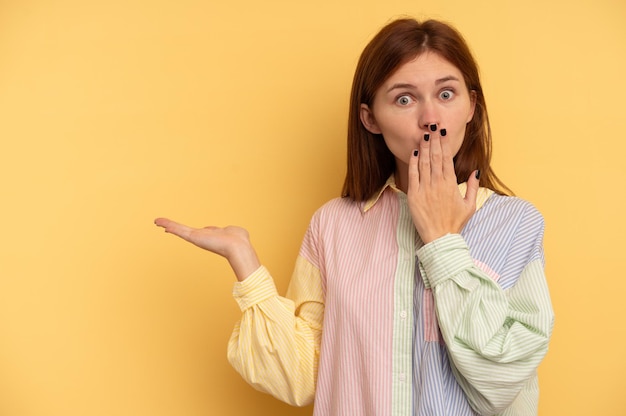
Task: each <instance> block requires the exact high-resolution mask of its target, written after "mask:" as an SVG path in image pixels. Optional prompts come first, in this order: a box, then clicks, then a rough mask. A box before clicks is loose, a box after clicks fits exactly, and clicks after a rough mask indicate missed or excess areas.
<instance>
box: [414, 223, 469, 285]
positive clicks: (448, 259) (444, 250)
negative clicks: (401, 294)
mask: <svg viewBox="0 0 626 416" xmlns="http://www.w3.org/2000/svg"><path fill="white" fill-rule="evenodd" d="M417 258H418V259H419V267H420V272H421V273H422V279H423V280H424V286H425V287H426V288H427V289H430V288H433V287H435V286H436V285H438V284H440V283H443V282H445V281H446V280H448V279H450V278H452V277H453V276H455V275H457V274H458V273H460V272H461V271H462V270H466V269H468V268H470V267H472V266H473V265H474V262H473V261H472V257H471V256H470V253H469V247H467V244H466V243H465V240H464V239H463V237H461V234H446V235H444V236H443V237H440V238H438V239H436V240H435V241H432V242H430V243H428V244H426V245H424V246H423V247H421V248H420V249H419V250H417Z"/></svg>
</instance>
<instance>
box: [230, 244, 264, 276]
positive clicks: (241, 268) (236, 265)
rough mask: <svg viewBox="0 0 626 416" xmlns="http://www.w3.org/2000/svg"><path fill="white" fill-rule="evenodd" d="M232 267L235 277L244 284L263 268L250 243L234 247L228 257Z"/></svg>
mask: <svg viewBox="0 0 626 416" xmlns="http://www.w3.org/2000/svg"><path fill="white" fill-rule="evenodd" d="M227 259H228V263H229V264H230V267H231V268H232V269H233V271H234V272H235V277H236V278H237V280H238V281H240V282H242V281H244V280H245V279H246V277H248V276H250V275H251V274H252V273H253V272H254V271H256V270H257V269H258V268H259V267H261V262H260V261H259V258H258V257H257V255H256V251H255V250H254V247H252V244H250V242H249V241H247V242H242V243H241V244H238V245H237V246H236V247H233V249H232V250H231V252H230V253H229V254H228V256H227Z"/></svg>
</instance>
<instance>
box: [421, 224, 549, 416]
mask: <svg viewBox="0 0 626 416" xmlns="http://www.w3.org/2000/svg"><path fill="white" fill-rule="evenodd" d="M519 240H524V241H527V238H526V237H525V238H524V239H521V238H520V239H519ZM542 240H543V220H542V221H541V226H540V230H536V238H535V239H534V240H532V241H533V243H532V244H534V245H535V247H532V248H530V249H528V250H527V251H528V252H530V253H535V255H529V256H528V261H527V263H526V264H525V266H524V267H523V269H522V272H521V274H520V276H519V278H518V279H517V281H516V283H515V284H514V285H513V286H512V287H511V288H510V289H507V290H503V289H502V288H501V287H500V286H499V285H498V284H497V283H496V282H495V281H494V280H493V279H492V278H490V277H489V276H488V275H486V274H485V273H484V272H483V271H482V270H481V269H480V268H478V267H477V266H476V265H475V263H474V261H473V259H472V257H471V255H470V250H469V248H468V246H467V244H466V242H465V240H464V239H463V237H462V236H461V235H459V234H448V235H446V236H444V237H441V238H439V239H437V240H435V241H433V242H431V243H429V244H427V245H425V246H423V247H422V248H420V249H419V250H418V252H417V254H418V258H419V262H420V263H419V267H420V271H421V273H422V276H423V278H424V283H425V286H426V287H430V288H432V290H433V294H434V299H435V307H436V311H437V319H438V322H439V327H440V330H441V334H442V336H443V339H444V341H445V343H446V346H447V348H448V353H449V356H450V359H451V361H452V363H453V366H452V367H453V371H454V374H455V377H456V378H457V380H458V382H459V384H460V386H461V387H462V388H463V390H464V392H465V394H466V396H467V398H468V400H469V402H470V404H471V405H472V407H473V408H474V409H475V410H476V411H477V412H479V413H480V414H481V415H493V414H498V413H500V412H502V411H503V410H505V409H506V408H507V407H509V406H510V405H511V403H513V401H514V400H515V398H516V397H517V396H518V394H519V393H520V391H522V389H523V388H524V386H525V385H527V384H531V383H532V382H533V380H534V378H535V375H536V369H537V367H538V365H539V363H540V362H541V360H542V359H543V357H544V356H545V354H546V352H547V349H548V341H549V339H550V335H551V333H552V327H553V321H554V314H553V311H552V306H551V302H550V295H549V291H548V286H547V282H546V279H545V274H544V267H543V257H542V255H543V248H542ZM512 244H515V238H513V243H512ZM538 253H539V254H538Z"/></svg>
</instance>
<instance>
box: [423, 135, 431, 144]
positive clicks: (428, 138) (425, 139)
mask: <svg viewBox="0 0 626 416" xmlns="http://www.w3.org/2000/svg"><path fill="white" fill-rule="evenodd" d="M429 140H430V134H428V133H426V134H425V135H424V141H425V142H427V141H429Z"/></svg>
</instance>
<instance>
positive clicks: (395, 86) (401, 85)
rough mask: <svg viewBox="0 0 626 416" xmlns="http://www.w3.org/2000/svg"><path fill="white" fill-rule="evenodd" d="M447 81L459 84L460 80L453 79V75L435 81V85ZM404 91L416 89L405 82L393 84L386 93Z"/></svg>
mask: <svg viewBox="0 0 626 416" xmlns="http://www.w3.org/2000/svg"><path fill="white" fill-rule="evenodd" d="M448 81H456V82H460V80H459V79H458V78H457V77H455V76H454V75H448V76H446V77H443V78H439V79H437V80H435V85H439V84H443V83H444V82H448ZM404 89H409V90H416V89H417V87H416V86H415V85H413V84H409V83H406V82H398V83H396V84H393V85H392V86H391V87H389V89H388V90H387V92H388V93H389V92H391V91H393V90H404Z"/></svg>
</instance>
